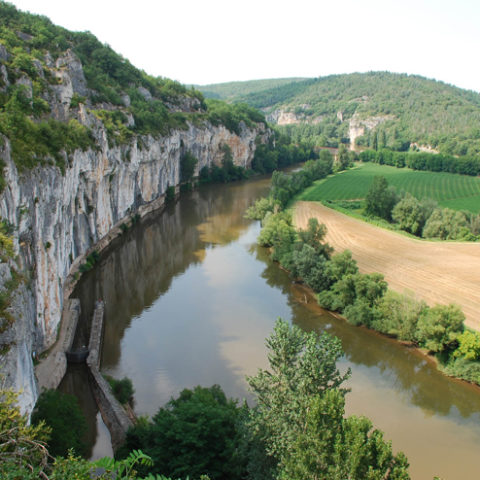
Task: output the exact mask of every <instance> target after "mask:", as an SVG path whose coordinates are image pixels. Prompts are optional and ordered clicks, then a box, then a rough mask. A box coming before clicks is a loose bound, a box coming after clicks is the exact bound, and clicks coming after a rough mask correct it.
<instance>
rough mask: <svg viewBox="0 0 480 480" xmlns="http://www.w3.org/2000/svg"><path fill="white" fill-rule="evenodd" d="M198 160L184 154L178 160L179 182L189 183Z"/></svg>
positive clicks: (188, 154)
mask: <svg viewBox="0 0 480 480" xmlns="http://www.w3.org/2000/svg"><path fill="white" fill-rule="evenodd" d="M197 163H198V160H197V159H196V158H195V157H194V156H193V155H192V154H191V153H190V152H186V153H185V154H184V155H183V156H182V158H181V160H180V180H181V181H182V182H189V181H190V180H191V179H192V177H193V174H194V173H195V167H196V166H197Z"/></svg>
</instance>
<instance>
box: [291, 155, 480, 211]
mask: <svg viewBox="0 0 480 480" xmlns="http://www.w3.org/2000/svg"><path fill="white" fill-rule="evenodd" d="M376 175H383V176H384V177H385V178H386V179H387V181H388V183H389V185H393V186H394V187H396V188H397V190H404V191H406V192H410V193H411V194H412V195H413V196H415V197H417V198H418V199H420V200H421V199H423V198H432V199H433V200H436V201H437V202H438V203H439V205H441V206H442V207H448V208H452V209H455V210H469V211H471V212H474V213H479V212H480V178H478V177H469V176H467V175H456V174H452V173H441V172H438V173H437V172H423V171H417V170H410V169H408V168H396V167H389V166H386V165H377V164H375V163H365V164H359V165H358V166H357V167H356V168H353V169H351V170H346V171H344V172H340V173H338V174H336V175H332V176H330V177H328V178H326V179H324V180H320V181H318V182H316V183H315V184H314V185H312V186H311V187H310V188H308V189H307V190H305V191H304V192H303V193H302V194H301V195H300V197H299V198H298V200H309V201H322V200H353V199H362V198H365V195H366V194H367V191H368V189H369V187H370V184H371V183H372V180H373V177H375V176H376Z"/></svg>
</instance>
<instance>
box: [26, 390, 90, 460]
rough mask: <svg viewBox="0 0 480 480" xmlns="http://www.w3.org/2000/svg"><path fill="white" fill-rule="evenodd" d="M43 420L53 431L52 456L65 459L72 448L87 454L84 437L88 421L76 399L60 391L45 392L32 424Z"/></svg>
mask: <svg viewBox="0 0 480 480" xmlns="http://www.w3.org/2000/svg"><path fill="white" fill-rule="evenodd" d="M42 420H43V421H45V423H46V424H47V425H48V426H49V427H50V428H51V429H52V433H51V435H50V440H49V442H48V445H49V450H50V454H51V455H53V456H55V455H61V456H63V457H65V456H67V454H68V450H69V449H71V448H72V449H73V450H74V451H75V452H76V453H77V454H79V455H84V454H85V453H86V446H85V443H84V440H83V436H84V434H85V432H86V430H87V421H86V419H85V417H84V415H83V413H82V411H81V410H80V405H79V404H78V400H77V398H76V397H74V396H73V395H68V394H66V393H62V392H59V391H58V390H45V391H43V392H42V393H41V394H40V396H39V397H38V400H37V403H36V405H35V409H34V411H33V413H32V423H33V424H39V423H40V422H41V421H42Z"/></svg>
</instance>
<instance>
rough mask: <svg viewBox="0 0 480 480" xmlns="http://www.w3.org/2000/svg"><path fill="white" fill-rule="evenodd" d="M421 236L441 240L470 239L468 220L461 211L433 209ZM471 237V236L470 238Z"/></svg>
mask: <svg viewBox="0 0 480 480" xmlns="http://www.w3.org/2000/svg"><path fill="white" fill-rule="evenodd" d="M422 235H423V237H425V238H440V239H441V240H461V239H470V238H469V237H470V235H471V233H470V230H469V228H468V222H467V218H466V216H465V214H464V213H463V212H459V211H455V210H451V209H450V208H437V209H435V210H434V211H433V213H432V214H431V215H430V218H428V220H427V222H426V223H425V227H424V228H423V234H422ZM472 239H473V238H472Z"/></svg>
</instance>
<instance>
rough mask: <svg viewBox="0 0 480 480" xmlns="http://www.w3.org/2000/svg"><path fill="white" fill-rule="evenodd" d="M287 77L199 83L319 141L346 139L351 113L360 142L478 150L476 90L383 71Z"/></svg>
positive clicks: (322, 143)
mask: <svg viewBox="0 0 480 480" xmlns="http://www.w3.org/2000/svg"><path fill="white" fill-rule="evenodd" d="M285 80H289V79H285ZM290 80H291V81H290V82H286V83H284V84H280V83H278V81H277V80H275V81H272V82H271V83H268V81H265V80H262V83H261V84H259V85H255V83H254V82H249V83H248V84H246V85H241V84H240V85H237V84H225V86H229V88H226V87H225V88H221V85H217V86H215V85H207V86H205V87H199V88H200V90H202V91H205V92H207V91H209V92H212V91H213V92H216V93H217V94H220V95H221V96H222V98H225V99H228V100H229V101H234V102H246V103H248V104H249V105H250V106H253V107H256V108H259V109H261V110H263V111H264V112H265V113H266V114H267V117H268V115H269V114H272V113H274V112H275V111H279V110H281V111H285V112H291V113H293V114H295V118H296V122H297V123H295V124H290V125H285V126H283V127H282V128H283V130H284V131H285V132H286V133H288V134H290V135H292V136H293V137H294V138H297V139H300V138H301V139H303V140H308V141H310V142H313V143H314V144H316V145H319V146H337V145H338V143H342V142H343V143H348V142H349V127H350V124H351V120H352V117H354V116H355V117H354V123H356V124H362V122H364V123H363V125H367V128H366V130H365V133H364V135H363V136H361V137H359V138H357V139H356V144H357V145H360V146H370V147H372V148H374V149H376V148H384V147H388V148H391V149H393V150H399V151H402V150H407V149H408V148H409V147H410V145H411V144H415V143H416V144H418V145H420V146H427V145H428V146H430V147H432V148H433V149H436V150H438V151H439V152H442V153H448V154H454V155H477V154H479V153H480V94H478V93H476V92H473V91H467V90H462V89H460V88H457V87H454V86H451V85H447V84H445V83H442V82H438V81H435V80H430V79H427V78H423V77H420V76H417V75H407V74H396V73H389V72H369V73H352V74H344V75H330V76H328V77H320V78H312V79H306V80H303V81H293V80H294V79H290ZM274 82H275V83H274ZM258 86H265V88H264V89H263V90H259V89H258V88H257V87H258ZM272 118H273V117H272Z"/></svg>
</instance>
